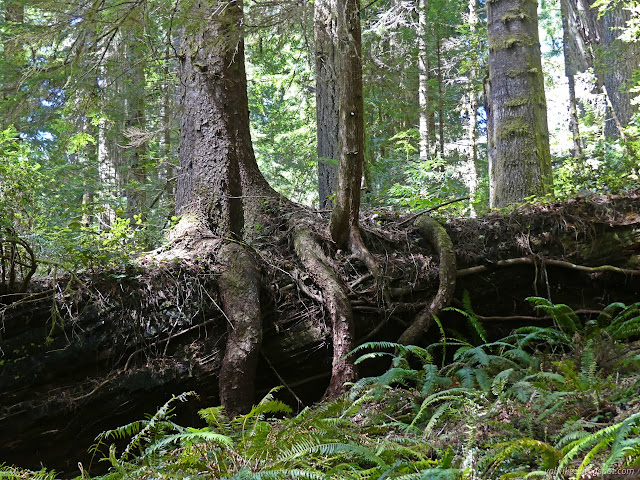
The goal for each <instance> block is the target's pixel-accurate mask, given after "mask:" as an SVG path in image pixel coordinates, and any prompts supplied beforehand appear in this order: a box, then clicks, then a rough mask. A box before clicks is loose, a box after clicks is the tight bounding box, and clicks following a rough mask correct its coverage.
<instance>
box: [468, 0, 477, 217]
mask: <svg viewBox="0 0 640 480" xmlns="http://www.w3.org/2000/svg"><path fill="white" fill-rule="evenodd" d="M468 23H469V31H470V32H471V36H472V37H475V36H476V30H477V27H478V2H477V0H469V19H468ZM473 43H475V42H472V44H473ZM472 55H473V56H472V66H471V69H470V70H469V85H468V88H467V97H468V100H467V112H468V115H469V123H468V124H467V139H468V140H469V169H468V170H469V180H468V182H467V184H468V186H469V209H470V214H471V216H472V217H474V216H475V215H476V212H475V207H474V204H475V202H476V193H477V190H478V178H480V174H479V172H478V92H477V91H476V84H477V82H478V71H477V69H476V61H477V59H476V56H475V52H474V53H473V54H472Z"/></svg>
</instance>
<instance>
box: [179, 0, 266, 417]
mask: <svg viewBox="0 0 640 480" xmlns="http://www.w3.org/2000/svg"><path fill="white" fill-rule="evenodd" d="M222 7H224V8H222ZM186 13H187V15H189V16H190V18H197V19H207V20H206V22H205V21H200V20H199V21H196V22H193V23H190V24H189V25H188V26H187V27H185V31H184V37H183V42H182V49H181V55H180V65H179V73H180V80H181V85H182V99H181V108H182V124H181V130H180V153H179V161H180V167H179V172H178V179H177V186H176V211H177V212H178V214H180V215H182V219H181V221H180V224H179V225H178V227H177V229H178V232H177V233H180V232H181V231H184V232H186V234H188V235H189V236H190V238H188V239H187V240H188V241H196V242H198V241H200V242H201V247H200V248H201V249H202V250H203V253H205V254H206V255H207V256H209V257H213V258H215V257H217V258H221V259H222V262H223V264H222V267H221V268H222V273H221V278H220V281H219V283H218V287H219V289H220V295H221V298H222V304H223V309H224V312H225V315H226V318H227V319H228V321H229V335H228V338H227V347H226V353H225V356H224V360H223V362H222V367H221V375H220V392H221V400H222V402H223V405H224V407H225V409H226V411H227V412H228V413H229V414H231V415H233V414H237V413H240V412H245V411H247V410H248V409H250V408H251V405H252V404H253V402H254V378H255V365H256V360H257V354H258V352H259V348H260V338H261V322H262V319H261V316H260V298H259V291H260V289H259V283H260V282H259V278H258V274H257V266H256V265H255V261H254V260H253V259H252V257H251V255H250V254H249V252H248V247H246V246H244V245H243V244H241V243H237V241H238V240H241V239H243V238H245V237H246V235H245V233H246V232H245V231H244V227H245V225H253V223H249V222H250V221H252V220H253V218H254V212H253V211H252V210H254V208H255V206H256V205H259V204H261V203H263V201H262V199H255V198H253V199H252V198H250V197H253V196H255V195H256V194H257V192H258V190H257V188H255V187H256V186H258V185H261V184H262V182H264V179H262V180H260V179H259V178H254V177H256V176H260V173H259V170H258V167H257V164H256V160H255V156H254V153H253V148H252V145H251V137H250V133H249V108H248V99H247V80H246V74H245V66H244V40H243V34H242V27H241V25H242V15H243V12H242V4H241V3H240V2H236V3H230V4H226V3H225V4H224V5H223V4H221V3H219V2H217V1H210V2H203V3H202V4H195V5H194V6H192V7H191V8H190V10H189V11H187V12H186ZM260 178H261V176H260ZM245 198H246V201H244V199H245ZM245 215H247V219H248V223H247V224H245ZM212 236H213V237H217V238H218V239H219V240H218V241H217V243H216V242H215V241H214V242H211V241H210V240H207V239H208V238H209V239H211V238H212Z"/></svg>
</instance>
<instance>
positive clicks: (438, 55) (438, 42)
mask: <svg viewBox="0 0 640 480" xmlns="http://www.w3.org/2000/svg"><path fill="white" fill-rule="evenodd" d="M441 49H442V45H441V38H440V26H438V27H437V28H436V59H437V61H438V75H437V79H438V140H439V141H440V156H441V157H442V158H444V91H443V89H444V80H443V79H442V58H441V56H442V52H441Z"/></svg>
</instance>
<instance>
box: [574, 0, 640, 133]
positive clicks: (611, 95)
mask: <svg viewBox="0 0 640 480" xmlns="http://www.w3.org/2000/svg"><path fill="white" fill-rule="evenodd" d="M594 3H595V2H594V1H590V0H567V7H566V8H567V13H568V15H567V20H568V27H569V29H570V30H571V33H572V35H571V38H572V39H574V41H573V42H572V47H574V48H573V49H572V55H571V63H572V70H575V71H576V72H578V71H584V70H586V69H587V68H588V67H594V70H595V73H596V77H597V81H598V85H599V87H601V89H602V91H603V93H604V95H605V96H606V97H607V102H608V104H610V105H609V112H608V114H607V118H606V120H605V135H606V136H608V137H620V136H623V129H624V128H625V127H626V126H627V125H628V124H629V121H630V120H631V118H632V117H633V115H634V114H635V112H637V111H638V107H637V105H633V104H632V103H631V98H632V95H629V93H628V88H629V86H630V85H629V82H630V81H631V79H632V76H633V72H634V70H635V69H637V68H638V65H639V64H640V45H638V43H637V42H632V43H626V42H623V41H621V40H620V39H619V38H618V37H619V36H620V33H621V30H620V28H621V27H624V26H625V24H626V22H627V21H628V20H629V18H630V15H631V14H630V13H629V11H628V10H627V9H625V8H624V6H623V5H622V4H620V3H618V4H616V5H615V6H613V7H612V8H610V9H609V10H607V11H605V12H604V14H602V15H601V13H600V11H599V9H598V8H595V7H594V6H593V4H594Z"/></svg>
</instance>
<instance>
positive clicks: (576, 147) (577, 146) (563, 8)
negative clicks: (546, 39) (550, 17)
mask: <svg viewBox="0 0 640 480" xmlns="http://www.w3.org/2000/svg"><path fill="white" fill-rule="evenodd" d="M567 2H568V0H560V15H561V16H562V50H563V53H564V73H565V75H566V77H567V82H568V84H569V131H570V132H571V136H572V138H573V152H572V154H573V156H574V157H580V156H582V145H581V142H580V129H579V122H578V107H577V103H576V86H575V73H576V72H575V71H574V68H573V65H572V62H571V57H572V53H571V45H572V42H571V31H570V30H569V8H568V5H567Z"/></svg>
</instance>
